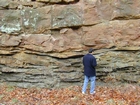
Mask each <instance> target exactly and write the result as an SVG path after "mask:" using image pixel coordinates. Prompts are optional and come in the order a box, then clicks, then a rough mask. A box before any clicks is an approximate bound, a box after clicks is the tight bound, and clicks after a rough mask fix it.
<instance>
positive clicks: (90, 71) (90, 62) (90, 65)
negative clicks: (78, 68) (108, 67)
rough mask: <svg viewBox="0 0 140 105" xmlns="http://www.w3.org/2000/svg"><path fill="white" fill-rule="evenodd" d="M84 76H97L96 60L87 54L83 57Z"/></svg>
mask: <svg viewBox="0 0 140 105" xmlns="http://www.w3.org/2000/svg"><path fill="white" fill-rule="evenodd" d="M83 65H84V74H85V75H86V76H96V71H95V66H96V65H97V63H96V59H95V57H94V56H93V55H92V54H86V55H85V56H84V57H83Z"/></svg>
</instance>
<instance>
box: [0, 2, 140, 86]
mask: <svg viewBox="0 0 140 105" xmlns="http://www.w3.org/2000/svg"><path fill="white" fill-rule="evenodd" d="M90 47H92V48H94V49H95V52H94V55H95V57H96V58H97V62H98V66H97V68H96V69H97V81H104V82H106V81H113V82H117V81H119V82H122V83H124V82H131V83H136V84H140V0H0V83H8V84H12V85H16V86H21V87H33V86H35V87H46V88H59V87H65V86H69V85H78V84H82V82H83V65H82V57H83V55H85V54H86V53H87V49H88V48H90Z"/></svg>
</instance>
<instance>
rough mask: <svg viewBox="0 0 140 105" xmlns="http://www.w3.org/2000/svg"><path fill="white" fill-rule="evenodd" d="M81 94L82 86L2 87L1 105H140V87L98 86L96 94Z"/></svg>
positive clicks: (130, 85)
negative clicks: (58, 87)
mask: <svg viewBox="0 0 140 105" xmlns="http://www.w3.org/2000/svg"><path fill="white" fill-rule="evenodd" d="M88 91H89V90H87V94H82V93H81V87H80V86H71V87H67V88H61V89H46V88H28V89H27V88H19V87H12V86H6V85H2V86H0V105H140V87H139V86H136V85H132V84H127V85H121V86H117V87H106V86H97V87H96V93H95V94H94V95H90V94H89V93H88Z"/></svg>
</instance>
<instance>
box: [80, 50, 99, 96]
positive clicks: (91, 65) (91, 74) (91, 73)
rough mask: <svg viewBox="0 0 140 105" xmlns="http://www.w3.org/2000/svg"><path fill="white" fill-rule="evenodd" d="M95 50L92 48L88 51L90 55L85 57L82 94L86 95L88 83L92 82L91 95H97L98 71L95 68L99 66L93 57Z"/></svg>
mask: <svg viewBox="0 0 140 105" xmlns="http://www.w3.org/2000/svg"><path fill="white" fill-rule="evenodd" d="M92 52H93V49H92V48H90V49H89V50H88V54H86V55H85V56H84V57H83V65H84V75H85V78H84V84H83V88H82V93H83V94H85V93H86V88H87V85H88V82H89V81H90V94H94V93H95V79H96V70H95V66H96V65H97V62H96V58H95V57H94V56H93V55H92Z"/></svg>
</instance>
